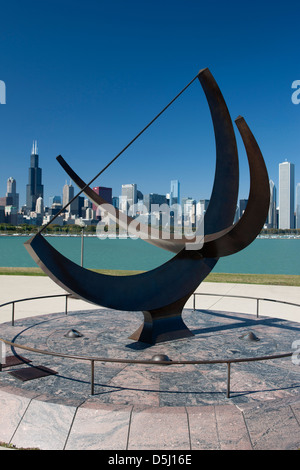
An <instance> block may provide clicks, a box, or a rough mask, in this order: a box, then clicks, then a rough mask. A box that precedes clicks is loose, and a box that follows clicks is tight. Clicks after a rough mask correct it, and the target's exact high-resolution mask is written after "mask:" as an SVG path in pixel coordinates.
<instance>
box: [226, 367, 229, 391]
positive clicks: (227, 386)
mask: <svg viewBox="0 0 300 470" xmlns="http://www.w3.org/2000/svg"><path fill="white" fill-rule="evenodd" d="M226 398H230V362H227V393H226Z"/></svg>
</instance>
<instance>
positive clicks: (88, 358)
mask: <svg viewBox="0 0 300 470" xmlns="http://www.w3.org/2000/svg"><path fill="white" fill-rule="evenodd" d="M197 295H213V296H217V297H236V298H246V299H253V300H257V309H256V316H257V317H258V315H259V301H261V300H266V301H270V302H279V303H283V304H288V305H294V306H296V307H300V304H296V303H293V302H286V301H281V300H275V299H266V298H256V297H247V296H238V295H229V294H225V295H223V294H221V295H218V294H211V293H194V300H193V304H194V307H195V297H196V296H197ZM70 296H71V295H70V294H57V295H50V296H40V297H30V298H27V299H19V300H13V301H10V302H6V303H5V304H2V305H0V308H1V307H4V306H7V305H10V304H11V305H12V325H14V319H15V304H16V303H19V302H26V301H29V300H38V299H46V298H52V297H65V314H67V313H68V298H69V297H70ZM194 310H196V309H195V308H194ZM0 342H2V343H4V344H6V345H9V346H11V347H13V348H15V349H22V350H25V351H30V352H33V353H37V354H42V355H48V356H55V357H62V358H66V359H72V360H80V361H87V362H90V371H91V372H90V376H91V377H90V385H91V395H94V394H95V363H96V362H103V363H107V362H111V363H112V362H113V363H122V364H144V365H159V366H167V365H168V366H172V365H188V364H189V365H190V364H192V365H204V364H226V366H227V386H226V397H227V398H230V392H231V389H230V378H231V366H232V364H234V363H243V362H257V361H266V360H274V359H280V358H286V357H291V356H292V355H293V353H292V352H288V353H282V354H274V355H268V356H259V357H247V358H235V359H214V360H185V361H177V360H168V361H163V360H160V361H157V360H153V359H152V360H138V359H121V358H107V357H94V356H78V355H70V354H63V353H58V352H51V351H46V350H41V349H37V348H32V347H29V346H26V345H21V344H17V343H15V342H12V341H8V340H5V339H3V338H0ZM1 370H2V364H0V371H1Z"/></svg>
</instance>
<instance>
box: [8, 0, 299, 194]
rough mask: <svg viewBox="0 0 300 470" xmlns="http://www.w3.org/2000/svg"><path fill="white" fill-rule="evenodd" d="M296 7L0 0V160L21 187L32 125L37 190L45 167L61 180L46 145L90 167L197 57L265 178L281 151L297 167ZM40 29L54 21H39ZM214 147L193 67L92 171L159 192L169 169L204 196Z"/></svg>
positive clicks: (86, 170) (244, 188) (82, 169)
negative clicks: (241, 123)
mask: <svg viewBox="0 0 300 470" xmlns="http://www.w3.org/2000/svg"><path fill="white" fill-rule="evenodd" d="M297 12H299V4H298V3H297V2H294V3H293V2H291V3H290V4H289V7H287V5H286V4H283V3H282V2H276V4H274V5H272V8H270V7H269V5H267V4H264V3H263V2H258V1H255V0H254V1H253V2H251V4H243V5H241V4H240V3H238V2H236V1H232V2H222V1H216V2H213V3H207V2H206V3H204V2H201V1H199V2H198V1H191V2H189V3H188V5H187V3H186V2H185V1H183V0H181V1H180V0H173V1H170V0H166V1H164V2H159V3H158V1H156V0H154V1H151V2H149V1H147V0H146V1H145V2H138V1H133V0H130V1H129V2H126V3H124V2H122V1H120V0H114V2H96V1H94V0H87V1H86V2H85V3H84V5H83V4H82V3H81V2H79V1H77V0H74V1H73V2H72V4H69V2H68V1H62V2H58V0H53V1H51V2H36V1H33V0H28V2H22V1H20V0H14V1H13V2H6V3H5V4H3V5H2V9H1V15H2V18H4V21H3V25H2V27H1V44H2V47H1V51H0V60H1V76H0V79H1V80H2V81H4V82H5V85H6V104H5V105H0V124H1V139H0V156H1V159H0V174H1V175H8V176H13V177H14V178H15V179H16V181H17V182H18V187H19V193H20V200H21V201H23V200H24V197H25V195H24V191H25V184H26V181H27V173H26V171H27V163H26V168H24V156H25V159H26V155H27V152H26V151H25V152H24V149H26V148H27V146H28V142H31V141H32V138H34V139H36V140H38V142H39V143H40V154H41V162H40V163H41V166H42V168H43V172H44V175H47V179H45V180H44V184H45V200H46V201H48V198H49V197H50V196H52V195H54V194H55V192H56V185H57V183H58V181H60V182H61V183H59V184H60V185H61V186H62V185H63V183H64V181H65V174H64V171H63V169H62V168H60V166H59V165H58V164H57V162H56V160H55V158H56V156H57V155H59V154H61V155H62V156H63V157H64V158H65V159H66V161H67V162H68V163H69V164H70V165H71V166H72V168H74V170H76V171H77V172H78V173H79V174H80V175H81V177H82V178H83V179H84V180H86V181H90V180H91V178H92V177H93V176H94V175H96V174H97V173H98V172H99V171H100V170H101V169H102V168H104V167H105V165H106V164H107V163H108V162H109V161H110V160H111V159H112V158H113V157H114V156H115V155H117V154H118V153H119V151H120V150H121V149H122V148H124V147H125V146H126V145H127V144H128V142H130V140H131V139H132V138H133V137H134V136H135V135H137V134H138V132H139V131H140V130H141V129H142V128H143V127H144V126H145V125H146V124H147V123H149V122H150V121H151V119H153V117H154V116H156V115H157V113H158V112H159V111H161V110H162V109H163V108H164V106H165V105H166V104H167V103H168V102H169V101H170V100H171V99H172V98H173V97H174V96H175V95H176V94H177V93H178V91H180V90H181V89H182V88H183V87H184V86H185V85H186V84H187V83H188V82H189V81H190V80H191V79H192V78H193V77H194V76H195V75H196V73H197V72H198V71H199V70H200V69H201V68H205V67H209V68H210V70H211V72H212V74H213V75H214V77H215V79H216V81H217V83H218V84H219V86H220V89H221V91H222V93H223V95H224V98H225V100H226V103H227V104H228V108H229V112H230V114H231V117H232V119H233V121H234V119H235V118H236V117H237V116H238V115H242V116H244V118H245V119H246V121H247V123H248V124H249V126H250V128H251V130H252V131H253V134H254V135H255V137H256V139H257V142H258V144H259V146H260V148H261V150H262V153H263V156H264V159H265V161H266V165H267V168H268V171H269V174H270V177H272V179H273V180H274V182H275V184H276V186H277V187H278V175H277V168H278V165H279V163H280V162H281V161H284V160H285V158H288V159H289V160H290V161H293V162H294V163H295V178H296V181H300V152H299V139H298V129H299V123H300V104H296V103H297V100H296V101H294V102H293V101H292V95H293V94H294V93H295V89H293V88H292V84H293V82H295V80H299V79H300V70H299V63H298V61H297V60H296V57H298V49H297V45H298V43H299V34H300V33H299V27H298V15H297ZM54 30H57V31H60V34H59V35H53V31H54ZM32 31H34V32H35V33H34V35H33V34H32ZM154 31H155V34H153V32H154ZM254 32H255V33H254ZM37 38H38V40H37ZM208 38H210V40H208ZM237 38H241V39H242V40H241V41H240V40H237ZM58 71H59V73H58ZM234 128H235V131H237V129H236V126H235V124H234ZM236 136H237V144H238V148H239V153H240V193H239V198H240V199H246V198H247V197H248V187H249V185H248V182H249V175H248V164H247V158H246V155H245V151H244V149H243V144H242V142H241V139H240V137H239V134H238V132H236ZM25 161H26V160H25ZM214 161H215V148H214V133H213V126H212V123H211V118H210V113H209V109H208V106H207V103H206V100H205V96H204V93H203V90H202V88H201V86H200V84H199V83H198V81H197V80H196V81H195V82H194V83H193V84H192V85H191V87H189V89H188V90H187V91H186V92H185V93H184V94H182V96H181V97H180V98H179V99H178V100H176V103H174V104H173V105H172V106H171V107H170V108H169V109H168V110H167V111H166V113H164V114H163V115H162V116H161V117H160V118H159V119H158V120H157V121H156V122H155V123H154V124H153V125H152V126H151V127H150V128H149V129H148V130H147V132H145V133H144V134H143V136H142V137H141V138H139V139H138V140H137V141H136V142H135V143H134V144H133V145H132V146H131V147H130V148H129V149H128V150H127V151H126V152H125V153H124V154H123V155H122V156H121V158H120V159H118V161H117V162H115V163H114V164H113V165H112V166H111V167H110V168H109V169H108V170H107V171H105V172H104V173H103V175H101V178H100V179H99V180H97V181H95V182H94V185H95V186H104V187H109V186H110V184H111V182H112V181H113V182H114V186H113V192H114V193H116V191H117V190H118V188H120V187H121V185H122V183H123V182H124V181H125V182H126V181H128V182H130V181H134V182H136V183H137V185H138V187H141V188H143V189H144V193H145V194H147V193H150V192H151V191H152V192H154V193H160V192H162V191H163V188H166V187H167V186H169V180H170V179H171V180H173V179H176V178H179V179H180V181H181V194H182V196H183V197H184V196H189V195H193V197H195V198H196V199H200V198H205V199H208V198H209V197H210V194H211V189H212V184H213V177H214ZM23 188H24V189H23Z"/></svg>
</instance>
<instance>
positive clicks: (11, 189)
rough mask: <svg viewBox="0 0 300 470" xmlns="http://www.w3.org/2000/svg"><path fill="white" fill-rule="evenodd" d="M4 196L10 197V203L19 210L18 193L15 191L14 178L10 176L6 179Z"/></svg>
mask: <svg viewBox="0 0 300 470" xmlns="http://www.w3.org/2000/svg"><path fill="white" fill-rule="evenodd" d="M6 197H11V198H12V205H13V206H14V207H16V209H17V210H19V194H18V193H17V184H16V180H15V179H14V178H12V177H10V178H8V180H7V192H6Z"/></svg>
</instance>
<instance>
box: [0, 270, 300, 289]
mask: <svg viewBox="0 0 300 470" xmlns="http://www.w3.org/2000/svg"><path fill="white" fill-rule="evenodd" d="M97 272H100V273H103V274H108V275H112V276H114V275H115V276H126V275H134V274H138V273H140V272H142V271H122V270H108V269H102V270H101V269H98V270H97ZM0 275H19V276H45V275H46V274H44V273H43V271H42V270H41V269H40V268H38V267H36V268H1V267H0ZM204 282H228V283H238V284H264V285H276V286H300V276H292V275H284V274H231V273H228V274H227V273H224V274H223V273H211V274H209V275H208V276H207V278H206V279H205V281H204Z"/></svg>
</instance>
